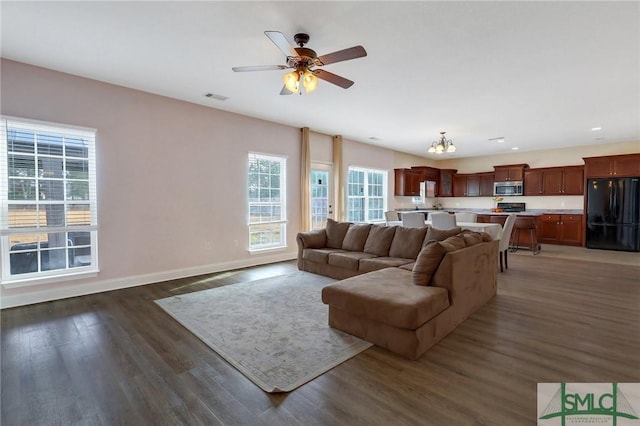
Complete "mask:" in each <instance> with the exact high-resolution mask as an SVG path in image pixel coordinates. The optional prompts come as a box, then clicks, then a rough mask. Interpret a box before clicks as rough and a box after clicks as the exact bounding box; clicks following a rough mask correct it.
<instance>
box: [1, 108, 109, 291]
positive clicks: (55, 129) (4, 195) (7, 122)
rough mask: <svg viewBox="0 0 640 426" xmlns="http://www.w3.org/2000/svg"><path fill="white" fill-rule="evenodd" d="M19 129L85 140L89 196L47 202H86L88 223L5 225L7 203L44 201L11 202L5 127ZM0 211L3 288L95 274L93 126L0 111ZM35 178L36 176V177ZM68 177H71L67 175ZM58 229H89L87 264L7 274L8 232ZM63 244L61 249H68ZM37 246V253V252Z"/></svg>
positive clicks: (96, 246)
mask: <svg viewBox="0 0 640 426" xmlns="http://www.w3.org/2000/svg"><path fill="white" fill-rule="evenodd" d="M9 128H12V129H23V130H27V131H29V132H34V133H38V132H41V133H51V134H55V135H61V136H71V137H74V138H82V139H87V140H88V142H89V143H88V147H87V149H88V153H87V158H86V160H87V162H88V168H87V174H88V177H87V181H88V182H87V183H88V191H89V199H88V200H86V201H84V200H74V201H73V202H70V201H71V200H66V199H65V200H60V202H59V203H58V202H54V203H51V202H49V203H47V204H51V205H55V204H59V205H64V206H67V205H69V204H78V205H81V204H86V205H87V206H89V225H72V226H69V225H68V224H67V225H66V226H57V227H55V226H54V227H47V226H40V225H39V224H38V225H36V226H35V227H24V228H10V227H9V222H8V220H9V217H8V216H9V215H8V212H9V205H10V204H12V205H20V204H36V205H40V206H42V205H44V204H40V203H39V202H38V201H39V200H33V202H32V200H25V202H21V201H20V202H14V201H18V200H9V186H8V185H9V175H8V174H9V168H8V167H9V164H8V156H9V144H8V129H9ZM0 133H1V135H0V142H2V143H0V173H2V176H0V212H1V213H2V215H1V217H0V247H1V248H2V256H1V258H0V271H1V273H0V284H1V285H2V286H3V287H6V288H14V287H22V286H31V285H36V284H46V283H53V282H59V281H66V280H72V279H78V278H84V277H88V276H95V275H97V273H98V272H99V267H98V221H97V216H98V213H97V204H98V203H97V183H96V179H97V177H96V176H97V172H96V164H97V162H96V134H97V130H96V129H93V128H88V127H79V126H73V125H67V124H61V123H53V122H45V121H39V120H32V119H26V118H20V117H12V116H6V115H2V116H0ZM33 155H34V159H35V161H36V162H37V161H38V158H40V156H39V155H38V153H37V151H35V152H34V154H33ZM42 158H49V155H48V154H46V155H45V154H43V155H42ZM53 158H61V159H62V161H67V159H69V158H72V159H73V158H75V157H74V156H70V157H68V156H67V155H66V154H65V155H62V156H60V157H58V156H54V157H53ZM35 167H36V170H37V169H38V164H37V163H36V165H35ZM36 180H38V178H36ZM60 180H61V181H62V182H63V183H65V184H66V183H67V182H69V180H68V179H67V178H66V177H63V178H62V179H60ZM70 181H74V179H71V180H70ZM59 232H60V233H62V232H89V233H90V242H89V244H88V247H90V249H91V255H90V256H91V264H89V265H87V266H75V267H73V268H69V266H68V265H67V266H66V267H65V268H61V269H52V270H48V271H40V272H37V271H36V272H26V273H22V274H15V275H12V274H11V261H10V259H11V257H10V253H9V250H10V246H9V245H10V243H9V236H10V235H17V234H29V233H35V234H45V233H59ZM68 249H69V247H68V246H67V247H66V248H65V250H68ZM41 250H42V249H41V248H38V256H39V254H40V253H41Z"/></svg>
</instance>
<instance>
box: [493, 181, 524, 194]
mask: <svg viewBox="0 0 640 426" xmlns="http://www.w3.org/2000/svg"><path fill="white" fill-rule="evenodd" d="M522 194H523V187H522V181H521V180H513V181H508V182H494V183H493V195H497V196H501V197H505V196H511V195H522Z"/></svg>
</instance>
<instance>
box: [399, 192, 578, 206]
mask: <svg viewBox="0 0 640 426" xmlns="http://www.w3.org/2000/svg"><path fill="white" fill-rule="evenodd" d="M393 201H395V205H393V206H390V207H391V209H407V208H415V206H416V205H415V204H414V203H413V202H412V199H411V197H394V198H393ZM504 201H506V202H510V203H526V205H527V210H532V209H535V210H544V209H550V210H565V209H566V210H582V209H584V196H583V195H567V196H546V197H525V196H522V197H504ZM438 203H439V204H441V206H442V208H463V209H469V208H470V209H473V208H476V209H491V208H493V207H495V202H494V201H493V197H441V198H425V202H424V204H420V205H419V207H420V208H431V207H433V206H434V205H438Z"/></svg>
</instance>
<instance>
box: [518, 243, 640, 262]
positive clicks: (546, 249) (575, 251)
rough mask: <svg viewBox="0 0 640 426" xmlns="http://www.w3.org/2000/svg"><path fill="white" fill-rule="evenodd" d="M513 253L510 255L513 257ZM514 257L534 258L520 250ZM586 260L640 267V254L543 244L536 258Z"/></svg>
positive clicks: (528, 252)
mask: <svg viewBox="0 0 640 426" xmlns="http://www.w3.org/2000/svg"><path fill="white" fill-rule="evenodd" d="M511 254H512V253H509V256H511ZM513 254H514V255H522V256H533V254H532V253H531V251H530V250H523V249H519V250H518V251H515V252H513ZM537 256H540V257H555V258H560V259H574V260H584V261H588V262H601V263H613V264H616V265H631V266H640V253H635V252H628V251H615V250H597V249H588V248H585V247H574V246H562V245H555V244H542V250H541V251H540V253H539V254H537V255H535V256H534V257H537Z"/></svg>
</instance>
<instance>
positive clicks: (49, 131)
mask: <svg viewBox="0 0 640 426" xmlns="http://www.w3.org/2000/svg"><path fill="white" fill-rule="evenodd" d="M0 126H1V127H0V133H1V140H0V204H1V205H0V211H1V213H2V215H1V216H0V244H1V246H2V260H1V262H2V263H1V264H2V283H3V284H5V283H11V282H13V283H20V282H23V281H29V280H33V279H41V278H47V277H56V276H67V275H70V274H77V273H83V272H95V271H97V268H98V262H97V208H96V172H95V164H96V159H95V130H92V129H84V128H75V127H70V126H62V125H54V124H48V123H41V122H34V121H29V120H22V119H13V118H7V117H2V119H1V124H0Z"/></svg>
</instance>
